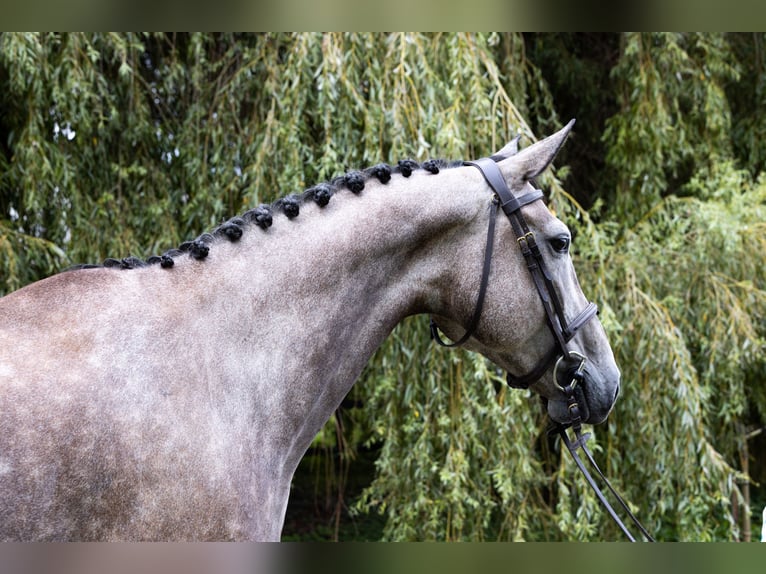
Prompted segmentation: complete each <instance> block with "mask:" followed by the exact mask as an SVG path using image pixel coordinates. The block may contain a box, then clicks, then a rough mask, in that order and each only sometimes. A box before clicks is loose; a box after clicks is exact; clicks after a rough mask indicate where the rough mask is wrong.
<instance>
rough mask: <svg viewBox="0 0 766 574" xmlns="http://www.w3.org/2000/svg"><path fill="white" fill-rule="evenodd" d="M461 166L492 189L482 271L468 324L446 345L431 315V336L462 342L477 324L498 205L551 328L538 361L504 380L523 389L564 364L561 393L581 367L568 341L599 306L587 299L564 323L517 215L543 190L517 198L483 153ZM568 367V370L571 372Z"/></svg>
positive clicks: (550, 283) (580, 359)
mask: <svg viewBox="0 0 766 574" xmlns="http://www.w3.org/2000/svg"><path fill="white" fill-rule="evenodd" d="M463 165H470V166H473V167H476V168H478V169H479V171H480V172H481V173H482V175H483V176H484V179H486V180H487V183H488V184H489V186H490V187H491V188H492V190H493V191H494V192H495V195H494V196H493V198H492V205H491V208H490V215H489V228H488V229H487V245H486V247H485V248H484V267H483V269H482V274H481V283H480V285H479V296H478V299H477V301H476V308H475V309H474V312H473V316H472V317H471V321H470V323H469V324H468V328H467V330H466V332H465V334H464V335H463V336H462V337H460V339H458V340H457V341H455V342H453V343H446V342H445V341H444V340H443V339H442V338H441V336H440V335H439V330H438V327H437V326H436V323H435V322H434V320H433V318H431V336H432V337H433V339H434V340H435V341H436V342H437V343H438V344H439V345H441V346H443V347H458V346H460V345H462V344H464V343H465V342H466V341H467V340H468V339H469V337H471V335H473V333H474V332H475V331H476V328H477V327H478V325H479V319H480V318H481V310H482V307H483V306H484V297H485V295H486V292H487V283H488V282H489V271H490V267H491V265H492V250H493V243H494V236H495V220H496V219H497V209H498V207H501V208H502V210H503V213H505V215H506V217H507V218H508V220H509V221H510V222H511V227H512V228H513V232H514V234H515V235H516V241H517V242H518V244H519V248H520V249H521V254H522V255H523V256H524V260H525V261H526V263H527V268H528V269H529V272H530V274H531V275H532V280H533V281H534V284H535V287H536V288H537V292H538V294H539V295H540V300H541V301H542V303H543V307H544V308H545V314H546V316H547V319H548V327H549V328H550V330H551V333H553V339H554V345H553V348H552V349H551V350H550V351H549V352H548V353H547V354H546V355H545V356H544V357H543V358H542V359H541V360H540V362H539V363H538V364H537V366H536V367H535V368H533V369H532V370H531V371H530V372H529V373H527V374H525V375H522V376H514V375H512V374H511V373H508V375H507V378H506V380H507V382H508V385H509V386H510V387H513V388H517V389H526V388H528V387H529V385H531V384H532V383H534V382H535V381H537V380H538V379H539V378H540V377H542V375H543V373H544V372H545V371H546V370H547V369H548V368H549V367H550V366H551V365H552V364H554V361H555V366H554V371H555V372H556V374H557V375H558V371H559V369H560V368H564V367H565V366H566V367H567V368H566V369H565V371H564V372H562V373H561V377H560V378H558V377H557V379H556V384H557V385H558V386H559V387H560V388H561V390H562V391H563V390H564V389H565V387H566V385H567V381H566V378H567V376H568V375H571V373H579V376H580V377H581V376H582V367H583V364H584V362H585V357H584V356H583V355H581V354H580V353H578V352H576V351H572V350H570V349H569V345H568V343H569V342H570V341H571V340H572V338H573V337H574V336H575V334H576V333H577V331H579V330H580V329H581V328H582V327H583V326H584V325H585V324H586V323H587V322H588V321H590V320H591V319H592V318H593V317H595V316H596V314H597V313H598V307H597V306H596V305H595V303H588V305H587V306H586V307H585V309H584V310H583V311H582V312H581V313H580V314H579V315H578V316H577V317H575V318H574V319H573V320H572V321H571V322H567V320H566V317H565V316H564V308H563V306H562V305H561V300H560V299H559V297H558V295H557V294H556V289H555V288H554V286H553V280H552V279H551V275H550V273H549V272H548V269H547V268H546V266H545V262H544V261H543V256H542V253H541V252H540V248H539V247H538V245H537V242H536V241H535V234H534V233H533V232H532V231H530V230H529V226H528V225H527V221H526V219H524V214H523V213H521V208H522V207H524V206H525V205H528V204H530V203H532V202H535V201H537V200H539V199H542V198H543V192H542V191H540V190H539V189H536V190H534V191H532V192H530V193H527V194H526V195H522V196H521V197H518V198H517V197H515V196H514V195H513V194H512V193H511V191H510V190H509V189H508V185H507V184H506V183H505V178H504V177H503V174H502V173H501V172H500V168H499V167H498V166H497V164H496V163H495V161H493V160H492V159H490V158H487V157H485V158H482V159H479V160H476V161H467V162H464V164H463ZM572 366H573V368H572ZM568 371H571V373H570V372H568Z"/></svg>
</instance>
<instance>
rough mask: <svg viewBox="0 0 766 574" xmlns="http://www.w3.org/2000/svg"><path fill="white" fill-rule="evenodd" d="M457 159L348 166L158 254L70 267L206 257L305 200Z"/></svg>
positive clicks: (134, 265) (165, 263) (322, 201)
mask: <svg viewBox="0 0 766 574" xmlns="http://www.w3.org/2000/svg"><path fill="white" fill-rule="evenodd" d="M462 164H463V162H462V161H461V160H444V159H429V160H426V161H424V162H422V163H418V162H416V161H414V160H411V159H404V160H400V161H399V162H398V163H397V165H395V166H391V165H389V164H387V163H379V164H376V165H374V166H372V167H368V168H366V169H363V170H350V171H348V172H347V173H345V174H343V175H340V176H337V177H335V178H333V179H331V180H330V181H327V182H322V183H318V184H316V185H314V186H312V187H310V188H308V189H306V190H304V191H303V192H301V193H297V194H295V193H293V194H290V195H287V196H285V197H282V198H280V199H277V200H276V201H274V202H272V203H270V204H266V203H263V204H261V205H259V206H258V207H255V208H253V209H249V210H248V211H246V212H245V213H243V214H241V215H238V216H236V217H232V218H231V219H229V220H228V221H226V222H224V223H222V224H221V225H219V226H218V227H216V228H215V229H213V231H212V232H209V233H203V234H202V235H200V236H199V237H197V238H196V239H194V240H191V241H185V242H183V243H182V244H181V245H179V246H178V247H177V248H174V249H170V250H168V251H166V252H165V253H163V254H162V255H152V256H151V257H149V258H148V259H146V260H145V261H144V260H142V259H140V258H138V257H133V256H130V257H125V258H122V259H114V258H107V259H105V260H104V261H103V263H102V264H100V265H98V264H91V263H86V264H81V265H74V266H72V267H70V268H69V269H70V270H77V269H96V268H107V269H122V270H125V269H138V268H143V267H147V266H151V265H160V266H161V267H162V268H164V269H169V268H171V267H173V266H174V264H175V259H176V258H178V257H181V256H183V255H187V256H188V257H190V258H192V259H196V260H198V261H201V260H204V259H206V258H207V256H208V254H209V253H210V249H211V247H212V246H213V244H214V243H215V242H216V241H217V240H220V239H224V240H228V241H229V242H231V243H236V242H237V241H239V240H240V239H241V238H242V236H243V235H244V233H245V232H246V231H249V230H250V229H251V228H253V227H257V228H260V229H261V230H262V231H266V230H268V229H269V228H270V227H271V226H272V224H273V223H274V215H275V214H283V215H285V216H286V217H287V218H288V219H294V218H296V217H298V216H299V215H300V211H301V207H302V206H303V205H304V204H306V203H308V202H313V203H316V204H317V205H318V206H319V207H320V208H321V207H325V206H327V205H328V204H329V202H330V200H331V199H332V197H333V196H334V195H335V194H336V193H337V192H338V191H339V190H341V189H348V190H350V191H351V192H352V193H353V194H354V195H359V194H361V192H362V191H363V190H364V189H365V187H366V184H367V183H368V182H369V181H370V180H372V181H377V182H378V183H380V184H382V185H385V184H387V183H388V182H389V181H390V180H391V177H392V176H393V175H401V176H403V177H405V178H408V177H410V176H411V175H412V173H413V172H414V171H416V170H424V171H427V172H429V173H431V174H434V175H436V174H438V173H439V172H440V171H441V170H442V169H450V168H454V167H457V166H460V165H462Z"/></svg>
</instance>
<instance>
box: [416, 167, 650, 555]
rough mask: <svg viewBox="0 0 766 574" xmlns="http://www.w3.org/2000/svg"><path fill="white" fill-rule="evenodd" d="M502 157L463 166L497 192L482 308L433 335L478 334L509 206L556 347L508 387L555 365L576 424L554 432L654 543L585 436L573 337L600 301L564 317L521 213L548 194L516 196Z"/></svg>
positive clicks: (580, 360) (580, 367) (581, 366)
mask: <svg viewBox="0 0 766 574" xmlns="http://www.w3.org/2000/svg"><path fill="white" fill-rule="evenodd" d="M496 159H497V160H499V159H502V158H487V157H485V158H481V159H478V160H476V161H466V162H463V165H467V166H473V167H475V168H477V169H478V170H479V171H480V172H481V174H482V175H483V176H484V179H485V180H486V181H487V183H488V184H489V186H490V187H491V188H492V190H493V191H494V195H493V197H492V202H491V207H490V215H489V227H488V229H487V243H486V246H485V247H484V264H483V267H482V272H481V283H480V284H479V294H478V297H477V300H476V307H475V308H474V312H473V315H472V316H471V319H470V321H469V323H468V327H467V328H466V331H465V333H464V334H463V336H462V337H460V338H459V339H458V340H456V341H454V342H452V343H447V342H445V341H444V340H443V339H442V337H441V336H440V335H439V328H438V326H437V325H436V322H435V321H434V319H433V317H431V337H432V338H433V339H434V340H435V341H436V342H437V343H438V344H439V345H441V346H442V347H458V346H460V345H463V344H464V343H465V342H466V341H468V339H469V338H470V337H471V336H472V335H473V334H474V332H475V331H476V328H477V327H478V325H479V320H480V318H481V312H482V308H483V306H484V298H485V296H486V293H487V284H488V282H489V272H490V268H491V264H492V251H493V244H494V237H495V223H496V220H497V211H498V207H499V208H501V209H502V210H503V213H505V215H506V217H507V218H508V220H509V221H510V223H511V227H512V228H513V232H514V234H515V236H516V241H517V243H518V245H519V248H520V249H521V253H522V255H523V256H524V260H525V262H526V264H527V269H529V272H530V274H531V276H532V280H533V282H534V284H535V288H536V289H537V292H538V294H539V295H540V300H541V301H542V304H543V308H544V309H545V314H546V317H547V322H548V327H549V328H550V330H551V333H552V334H553V339H554V345H553V347H552V348H551V350H550V351H549V352H548V353H546V355H545V356H544V357H543V358H542V359H541V360H540V362H539V363H538V364H537V366H535V367H534V368H533V369H532V370H531V371H530V372H528V373H526V374H524V375H521V376H514V375H512V374H511V373H507V375H506V382H507V384H508V386H510V387H512V388H517V389H527V388H529V386H530V385H531V384H532V383H534V382H535V381H537V380H538V379H540V377H542V375H543V374H544V373H545V371H547V370H548V369H549V368H550V366H551V365H552V364H553V379H554V384H555V385H556V386H557V387H558V388H559V389H560V390H561V391H562V392H563V393H564V395H565V396H566V398H567V408H568V410H569V415H570V420H571V422H570V423H569V424H568V425H562V424H557V425H556V427H554V428H553V429H552V432H557V433H558V434H559V435H560V436H561V439H562V441H563V443H564V444H565V445H566V447H567V449H568V450H569V452H570V453H571V455H572V457H573V459H574V461H575V464H576V465H577V467H578V468H579V469H580V471H581V472H582V473H583V475H584V476H585V478H586V480H587V482H588V484H589V485H590V486H591V488H593V490H594V491H595V493H596V496H597V498H598V499H599V501H600V502H601V504H602V505H603V506H604V508H605V509H606V510H607V511H608V512H609V514H610V516H611V517H612V519H613V520H614V521H615V522H616V523H617V525H618V526H619V527H620V529H621V530H622V531H623V532H624V533H625V534H626V536H627V537H628V539H629V540H630V541H631V542H635V538H634V537H633V536H632V534H631V533H630V532H629V531H628V529H627V528H626V527H625V525H624V524H623V522H622V521H621V520H620V518H619V516H617V514H616V512H615V511H614V509H613V508H612V506H611V505H610V504H609V502H608V501H607V500H606V498H605V497H604V495H603V493H602V492H601V490H600V489H599V487H598V485H597V484H596V482H595V481H594V479H593V477H592V476H591V475H590V473H589V472H588V470H587V468H586V467H585V465H584V464H583V463H582V460H581V459H580V457H579V456H578V455H577V449H578V448H581V449H582V450H583V452H584V453H585V455H586V458H587V459H588V461H589V462H590V464H591V465H592V466H593V468H594V469H595V470H596V472H597V473H598V475H599V476H600V477H601V478H602V480H603V481H604V482H605V483H606V485H607V487H608V488H609V491H610V492H611V493H612V494H613V495H614V496H615V498H616V499H617V501H618V502H619V503H620V505H621V506H622V508H623V509H624V510H625V511H626V512H627V514H628V515H629V516H630V518H631V519H632V520H633V522H634V523H635V524H636V526H637V527H638V528H639V530H640V531H641V533H642V534H643V535H644V537H645V538H646V539H647V540H649V541H650V542H654V539H653V538H652V536H651V535H650V534H649V533H648V532H647V530H646V529H645V528H644V526H643V525H642V524H641V523H640V522H639V521H638V519H637V518H636V517H635V516H634V515H633V513H632V512H631V511H630V509H629V508H628V505H627V503H626V502H625V501H624V500H623V498H622V497H621V496H620V495H619V494H618V493H617V492H616V491H615V490H614V488H612V485H611V483H610V482H609V480H607V478H606V477H605V476H604V474H603V473H602V472H601V469H600V468H599V467H598V465H597V464H596V462H595V460H594V459H593V456H592V455H591V453H590V451H589V450H588V449H587V447H586V445H585V442H586V441H587V440H588V438H589V436H590V434H589V433H585V434H582V432H581V428H582V426H581V425H582V420H581V415H580V407H579V405H578V403H577V399H576V398H575V392H574V390H575V387H576V386H577V385H578V384H582V382H583V381H584V378H585V375H584V371H585V363H586V361H587V358H586V357H585V356H584V355H583V354H581V353H580V352H579V351H575V350H573V349H571V348H570V345H569V343H570V341H571V340H572V339H573V338H574V336H575V335H576V334H577V332H578V331H579V330H580V329H581V328H582V327H583V326H584V325H586V324H587V323H588V321H590V320H591V319H592V318H593V317H595V316H596V315H597V314H598V307H597V306H596V304H595V303H591V302H589V303H588V304H587V305H586V307H585V309H583V310H582V311H581V312H580V314H579V315H577V316H576V317H575V318H574V319H573V320H572V321H567V320H566V317H565V316H564V308H563V305H562V304H561V300H560V299H559V297H558V295H557V293H556V289H555V288H554V285H553V280H552V278H551V275H550V273H549V272H548V269H547V268H546V266H545V262H544V261H543V256H542V253H541V252H540V248H539V247H538V245H537V242H536V240H535V234H534V233H533V232H532V231H530V229H529V226H528V225H527V222H526V219H525V218H524V214H523V213H522V212H521V208H522V207H524V206H525V205H529V204H530V203H533V202H535V201H538V200H541V199H543V192H542V191H541V190H539V189H535V190H533V191H531V192H529V193H527V194H525V195H522V196H521V197H515V196H514V195H513V193H511V191H510V189H508V185H507V184H506V182H505V178H504V177H503V174H502V172H501V171H500V168H499V167H498V165H497V163H496ZM569 426H571V427H572V430H573V431H574V433H575V440H574V441H572V440H570V438H569V436H568V435H567V432H566V429H567V427H569Z"/></svg>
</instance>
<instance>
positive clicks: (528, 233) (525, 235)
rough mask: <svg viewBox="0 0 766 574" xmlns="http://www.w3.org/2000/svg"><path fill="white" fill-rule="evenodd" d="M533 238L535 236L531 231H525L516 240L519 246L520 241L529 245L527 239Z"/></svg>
mask: <svg viewBox="0 0 766 574" xmlns="http://www.w3.org/2000/svg"><path fill="white" fill-rule="evenodd" d="M534 238H535V234H534V233H533V232H532V231H527V232H526V233H525V234H524V235H522V236H521V237H519V238H518V239H517V240H516V241H518V243H519V246H521V242H522V241H523V242H524V243H526V244H527V245H529V240H530V239H534Z"/></svg>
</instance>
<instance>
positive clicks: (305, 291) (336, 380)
mask: <svg viewBox="0 0 766 574" xmlns="http://www.w3.org/2000/svg"><path fill="white" fill-rule="evenodd" d="M465 172H466V170H460V169H452V170H443V171H442V172H441V173H440V174H436V175H431V174H426V173H414V174H413V175H412V176H411V177H410V178H409V179H405V178H403V177H402V176H395V177H394V178H393V179H392V180H391V181H390V182H389V183H388V184H385V185H383V184H375V185H372V184H369V183H368V186H367V187H366V188H365V190H364V191H363V192H362V194H361V196H359V197H356V196H354V195H353V194H352V193H351V192H350V191H347V190H343V191H340V192H338V194H337V196H336V197H333V199H332V201H331V202H330V204H329V205H327V206H326V207H323V208H319V207H318V206H316V205H314V204H308V203H307V204H305V205H304V206H303V207H302V208H301V214H300V215H299V216H298V217H297V218H295V219H294V220H288V219H287V218H286V217H283V216H278V217H277V218H275V221H274V225H273V226H272V227H271V228H270V229H269V230H268V231H266V232H262V231H261V230H258V229H253V230H251V231H250V232H248V233H246V234H245V235H244V236H243V238H242V240H241V242H240V243H239V244H228V243H225V242H220V243H219V244H217V245H215V246H213V249H211V255H210V257H209V259H210V261H206V262H204V263H202V264H199V266H204V265H211V266H212V267H215V268H217V269H218V271H211V273H212V276H213V277H214V278H215V279H214V280H215V281H218V282H220V279H219V278H220V277H221V276H225V277H227V280H226V283H227V284H228V286H229V289H228V291H229V293H230V294H231V297H228V298H226V300H222V301H220V302H219V306H220V308H221V309H222V311H221V312H225V313H226V314H229V315H230V314H231V311H230V310H229V311H224V309H225V308H227V307H229V308H230V307H231V306H232V305H235V304H237V303H236V302H239V305H241V307H240V309H239V311H238V314H239V318H238V319H237V321H236V323H233V322H230V323H232V324H233V325H235V327H234V328H233V329H231V328H230V329H228V330H227V335H228V344H230V345H232V346H234V347H236V346H242V348H241V349H240V351H241V352H239V353H229V354H228V356H231V357H237V356H238V357H245V359H244V361H245V367H246V368H247V369H251V370H253V372H252V373H251V374H250V376H249V377H248V378H247V380H248V383H247V384H252V385H255V388H254V392H255V393H256V394H258V395H260V398H261V401H262V402H261V403H260V404H263V405H267V407H266V408H268V409H273V410H277V411H278V410H279V409H280V408H281V409H285V408H287V409H289V410H290V411H291V413H290V417H289V418H290V420H292V421H294V424H298V425H299V427H300V428H285V429H282V430H283V432H284V433H285V434H286V435H287V436H294V437H302V438H301V440H299V442H301V443H305V446H308V443H309V442H310V440H311V439H312V438H313V436H314V435H315V434H316V432H317V431H318V430H319V428H320V427H321V425H322V424H324V422H325V421H326V420H327V418H329V416H330V415H331V414H332V412H333V411H334V409H336V408H337V406H338V404H339V403H340V401H341V400H342V399H343V397H344V396H345V395H346V394H347V392H348V391H349V390H350V388H351V386H352V385H353V383H354V381H355V380H356V378H357V377H358V376H359V374H360V373H361V370H362V369H363V367H364V365H365V364H366V363H367V361H368V360H369V358H370V356H371V355H372V354H373V352H374V351H375V349H376V348H377V347H378V346H379V345H380V344H381V343H382V341H383V340H384V339H385V337H386V336H387V335H388V334H389V333H390V332H391V330H392V329H393V328H394V327H395V326H396V324H397V323H399V322H400V321H401V320H402V319H403V318H404V317H406V316H408V315H411V314H415V313H419V312H428V311H431V310H434V309H439V310H441V309H440V307H441V306H443V304H444V302H445V301H446V300H447V299H449V291H450V290H451V287H453V286H454V284H455V280H456V276H455V273H456V269H457V267H458V263H459V262H460V261H461V260H465V259H466V253H470V255H469V256H468V258H469V259H470V260H474V259H478V257H476V254H480V250H481V245H482V241H483V240H482V239H481V236H482V234H483V233H484V232H483V231H480V228H481V229H483V226H484V225H485V223H484V222H483V221H482V218H481V217H479V214H480V213H484V209H486V206H487V205H488V201H489V196H488V194H487V192H486V191H485V190H483V189H480V190H479V191H474V192H470V191H467V190H470V189H471V188H472V187H473V188H476V187H477V186H476V182H475V181H473V185H472V186H471V185H469V183H470V180H469V178H468V175H467V174H466V173H465ZM480 264H481V262H480V261H476V265H479V266H480ZM212 267H211V269H212ZM474 279H475V278H474ZM219 284H220V283H219ZM221 344H224V343H223V342H221ZM275 397H279V399H277V398H275ZM303 450H305V447H304V446H303V445H302V446H301V447H300V448H298V451H299V454H298V456H300V455H302V454H303Z"/></svg>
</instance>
